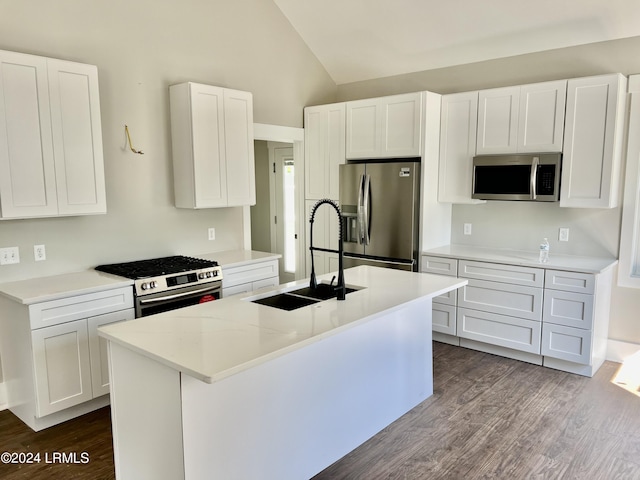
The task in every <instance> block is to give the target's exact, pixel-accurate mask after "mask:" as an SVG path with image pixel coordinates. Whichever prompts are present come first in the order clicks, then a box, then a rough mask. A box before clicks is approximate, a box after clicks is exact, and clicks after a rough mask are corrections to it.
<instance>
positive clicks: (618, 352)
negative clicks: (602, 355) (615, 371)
mask: <svg viewBox="0 0 640 480" xmlns="http://www.w3.org/2000/svg"><path fill="white" fill-rule="evenodd" d="M638 351H640V344H637V343H630V342H620V341H618V340H611V339H609V340H607V360H609V361H610V362H617V363H623V362H624V360H625V359H626V358H628V357H630V356H631V355H633V354H635V353H637V352H638Z"/></svg>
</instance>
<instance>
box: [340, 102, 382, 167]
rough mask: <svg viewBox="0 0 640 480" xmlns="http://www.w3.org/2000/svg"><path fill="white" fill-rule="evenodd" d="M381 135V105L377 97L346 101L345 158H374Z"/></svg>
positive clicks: (377, 152)
mask: <svg viewBox="0 0 640 480" xmlns="http://www.w3.org/2000/svg"><path fill="white" fill-rule="evenodd" d="M381 137H382V106H381V104H380V100H379V99H377V98H369V99H366V100H355V101H352V102H347V139H346V142H347V144H346V149H347V151H346V155H347V158H376V157H377V156H378V155H379V154H380V143H381Z"/></svg>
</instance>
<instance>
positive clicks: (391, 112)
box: [380, 92, 422, 158]
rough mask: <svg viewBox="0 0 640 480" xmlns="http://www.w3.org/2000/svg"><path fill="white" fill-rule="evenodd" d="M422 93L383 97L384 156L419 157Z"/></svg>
mask: <svg viewBox="0 0 640 480" xmlns="http://www.w3.org/2000/svg"><path fill="white" fill-rule="evenodd" d="M421 133H422V95H421V93H420V92H418V93H408V94H405V95H392V96H390V97H383V99H382V145H381V152H380V153H381V156H382V157H390V158H392V157H419V156H420V155H421V153H422V135H421Z"/></svg>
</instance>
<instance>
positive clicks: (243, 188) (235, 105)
mask: <svg viewBox="0 0 640 480" xmlns="http://www.w3.org/2000/svg"><path fill="white" fill-rule="evenodd" d="M224 137H225V160H226V163H227V206H229V207H235V206H240V205H255V204H256V184H255V182H256V174H255V160H254V151H253V96H252V95H251V93H249V92H241V91H239V90H229V89H224Z"/></svg>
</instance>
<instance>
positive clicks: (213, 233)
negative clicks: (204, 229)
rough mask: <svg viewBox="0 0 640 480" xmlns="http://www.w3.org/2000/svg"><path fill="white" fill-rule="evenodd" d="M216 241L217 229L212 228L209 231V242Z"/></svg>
mask: <svg viewBox="0 0 640 480" xmlns="http://www.w3.org/2000/svg"><path fill="white" fill-rule="evenodd" d="M215 239H216V229H215V228H210V229H209V240H215Z"/></svg>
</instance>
